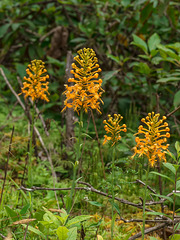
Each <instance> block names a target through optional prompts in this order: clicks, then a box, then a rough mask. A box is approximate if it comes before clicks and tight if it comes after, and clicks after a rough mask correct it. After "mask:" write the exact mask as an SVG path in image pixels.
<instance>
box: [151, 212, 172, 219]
mask: <svg viewBox="0 0 180 240" xmlns="http://www.w3.org/2000/svg"><path fill="white" fill-rule="evenodd" d="M146 214H147V215H155V216H157V215H158V216H166V217H168V218H171V217H170V216H168V215H167V214H165V213H162V212H146Z"/></svg>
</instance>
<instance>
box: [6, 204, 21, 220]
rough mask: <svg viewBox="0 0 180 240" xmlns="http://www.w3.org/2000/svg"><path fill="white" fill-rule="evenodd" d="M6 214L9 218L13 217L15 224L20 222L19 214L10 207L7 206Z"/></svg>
mask: <svg viewBox="0 0 180 240" xmlns="http://www.w3.org/2000/svg"><path fill="white" fill-rule="evenodd" d="M5 209H6V212H7V214H8V216H9V217H11V219H12V220H13V222H15V221H18V220H19V216H18V213H17V212H15V211H14V210H12V209H11V208H10V207H8V206H5Z"/></svg>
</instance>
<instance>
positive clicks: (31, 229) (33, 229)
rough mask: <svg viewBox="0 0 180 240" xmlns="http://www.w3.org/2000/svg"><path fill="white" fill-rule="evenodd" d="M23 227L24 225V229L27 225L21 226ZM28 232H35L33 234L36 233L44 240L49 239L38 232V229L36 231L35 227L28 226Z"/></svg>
mask: <svg viewBox="0 0 180 240" xmlns="http://www.w3.org/2000/svg"><path fill="white" fill-rule="evenodd" d="M21 225H22V226H23V227H24V228H26V227H27V225H26V224H21ZM28 230H29V231H31V232H33V233H35V234H37V235H38V236H40V237H42V238H43V239H47V238H46V236H45V235H44V234H43V233H42V232H41V231H40V230H38V229H36V228H34V227H32V226H28Z"/></svg>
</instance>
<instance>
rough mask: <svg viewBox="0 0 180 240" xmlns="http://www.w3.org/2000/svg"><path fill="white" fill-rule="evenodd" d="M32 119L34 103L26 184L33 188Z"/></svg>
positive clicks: (33, 112)
mask: <svg viewBox="0 0 180 240" xmlns="http://www.w3.org/2000/svg"><path fill="white" fill-rule="evenodd" d="M34 118H35V102H34V103H33V110H32V122H31V130H30V143H29V161H28V182H29V185H30V187H32V186H33V175H32V154H33V146H32V142H33V130H34Z"/></svg>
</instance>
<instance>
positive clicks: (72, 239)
mask: <svg viewBox="0 0 180 240" xmlns="http://www.w3.org/2000/svg"><path fill="white" fill-rule="evenodd" d="M76 239H77V227H74V228H71V229H69V232H68V238H67V240H76Z"/></svg>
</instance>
